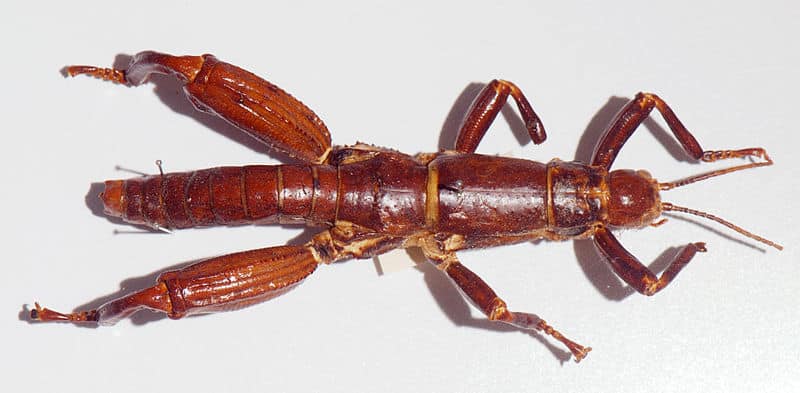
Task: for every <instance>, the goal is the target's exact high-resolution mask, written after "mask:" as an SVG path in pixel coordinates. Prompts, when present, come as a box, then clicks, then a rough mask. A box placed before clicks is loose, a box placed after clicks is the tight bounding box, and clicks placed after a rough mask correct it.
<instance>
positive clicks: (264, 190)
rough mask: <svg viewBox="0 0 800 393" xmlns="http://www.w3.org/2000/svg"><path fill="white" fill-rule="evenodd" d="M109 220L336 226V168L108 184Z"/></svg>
mask: <svg viewBox="0 0 800 393" xmlns="http://www.w3.org/2000/svg"><path fill="white" fill-rule="evenodd" d="M105 185H106V189H105V191H104V192H103V194H102V195H101V197H102V199H103V203H104V205H105V212H106V214H108V215H111V216H115V217H120V218H122V219H123V220H125V221H127V222H129V223H133V224H142V225H147V226H150V227H154V228H189V227H195V226H208V225H237V224H246V223H256V222H263V223H270V222H292V221H296V220H303V221H311V222H332V221H333V220H334V217H335V210H336V193H337V173H336V168H334V167H331V166H325V165H319V166H317V165H312V166H296V165H250V166H243V167H219V168H211V169H204V170H199V171H194V172H182V173H168V174H164V175H152V176H145V177H140V178H134V179H128V180H109V181H106V184H105Z"/></svg>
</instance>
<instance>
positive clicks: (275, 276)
mask: <svg viewBox="0 0 800 393" xmlns="http://www.w3.org/2000/svg"><path fill="white" fill-rule="evenodd" d="M317 265H318V261H317V260H316V259H315V256H314V254H313V253H312V251H311V249H310V247H308V246H282V247H270V248H262V249H258V250H251V251H244V252H239V253H235V254H229V255H225V256H221V257H217V258H212V259H209V260H206V261H203V262H199V263H196V264H193V265H190V266H187V267H185V268H183V269H179V270H173V271H169V272H166V273H164V274H162V275H161V276H159V278H158V280H157V281H156V284H155V285H154V286H152V287H150V288H147V289H144V290H141V291H139V292H136V293H133V294H131V295H128V296H124V297H121V298H118V299H115V300H112V301H110V302H108V303H106V304H104V305H102V306H100V307H99V308H98V309H97V310H88V311H77V312H73V313H69V314H63V313H59V312H56V311H53V310H50V309H47V308H43V307H40V306H39V304H38V303H37V304H36V308H35V309H34V310H32V311H31V319H33V320H39V321H66V322H73V323H100V324H103V325H110V324H114V323H116V322H117V321H119V320H120V319H122V318H125V317H127V316H129V315H131V314H133V313H135V312H136V311H138V310H140V309H144V308H146V309H151V310H156V311H161V312H164V313H166V314H167V315H168V316H169V317H170V318H173V319H177V318H181V317H184V316H186V315H191V314H198V313H209V312H218V311H227V310H234V309H238V308H241V307H246V306H249V305H251V304H255V303H260V302H263V301H266V300H269V299H271V298H273V297H276V296H279V295H282V294H283V293H285V292H287V291H289V290H290V289H292V288H293V287H295V286H296V285H297V284H299V283H300V282H302V281H303V279H305V278H306V277H308V276H309V275H310V274H311V273H313V272H314V270H316V268H317Z"/></svg>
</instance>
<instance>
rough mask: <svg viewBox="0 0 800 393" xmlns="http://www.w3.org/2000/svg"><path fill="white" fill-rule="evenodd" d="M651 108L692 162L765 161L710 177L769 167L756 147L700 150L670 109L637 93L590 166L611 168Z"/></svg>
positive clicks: (649, 95)
mask: <svg viewBox="0 0 800 393" xmlns="http://www.w3.org/2000/svg"><path fill="white" fill-rule="evenodd" d="M653 108H656V109H657V110H658V111H659V113H661V116H663V117H664V120H665V121H666V123H667V126H669V129H670V130H671V131H672V133H673V135H675V139H677V140H678V142H680V144H681V146H682V147H683V150H684V151H686V153H687V154H688V155H689V156H690V157H692V158H694V159H695V160H702V161H704V162H713V161H718V160H723V159H729V158H740V157H756V158H760V159H763V160H765V162H757V163H751V164H745V165H739V166H735V167H732V168H727V169H724V170H720V171H714V172H712V173H711V174H710V176H707V177H711V176H718V175H721V174H724V173H729V172H733V171H736V170H741V169H747V168H752V167H756V166H764V165H772V160H771V159H770V158H769V156H768V155H767V153H766V151H764V149H762V148H760V147H754V148H746V149H739V150H703V148H702V147H700V143H699V142H697V139H696V138H695V137H694V135H692V133H690V132H689V130H687V129H686V127H685V126H684V125H683V123H681V121H680V120H679V119H678V117H677V116H676V115H675V112H673V111H672V108H670V107H669V105H667V103H666V102H664V100H662V99H661V98H660V97H658V96H657V95H655V94H652V93H639V94H637V95H636V97H634V99H632V100H631V101H630V102H628V104H626V105H625V106H624V107H623V108H622V110H620V112H619V113H618V114H617V116H616V118H615V119H614V121H612V122H611V124H610V125H609V127H608V129H606V131H605V132H604V133H603V137H602V138H601V139H600V142H599V143H598V144H597V146H596V147H595V150H594V154H593V155H592V165H595V166H601V167H603V168H605V169H609V168H611V165H612V164H613V163H614V159H616V158H617V154H619V151H620V149H622V146H623V145H625V142H627V141H628V138H630V136H631V135H633V132H634V131H636V130H637V129H638V128H639V126H640V125H641V124H642V122H643V121H644V120H645V119H646V118H647V117H648V116H649V115H650V112H652V110H653Z"/></svg>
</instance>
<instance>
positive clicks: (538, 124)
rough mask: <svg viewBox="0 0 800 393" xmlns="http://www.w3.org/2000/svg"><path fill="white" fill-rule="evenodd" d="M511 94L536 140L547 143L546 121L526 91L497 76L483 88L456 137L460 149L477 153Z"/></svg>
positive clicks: (457, 148)
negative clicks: (541, 117) (523, 91)
mask: <svg viewBox="0 0 800 393" xmlns="http://www.w3.org/2000/svg"><path fill="white" fill-rule="evenodd" d="M509 95H510V96H511V97H512V98H513V99H514V101H516V103H517V108H518V109H519V113H520V115H521V116H522V120H523V121H524V122H525V128H527V129H528V134H530V136H531V139H532V140H533V143H536V144H540V143H542V142H544V140H545V139H546V138H547V135H546V134H545V132H544V126H543V125H542V121H541V120H539V116H537V115H536V112H534V111H533V107H531V104H530V103H529V102H528V99H527V98H525V95H523V94H522V90H520V89H519V88H518V87H517V86H516V85H515V84H513V83H511V82H509V81H504V80H499V79H495V80H493V81H491V82H489V84H487V85H486V87H484V88H483V90H481V92H480V93H479V94H478V96H477V97H475V100H474V101H473V102H472V105H471V107H470V108H469V110H468V111H467V115H466V117H465V118H464V122H463V123H462V125H461V129H460V130H459V133H458V138H457V139H456V146H455V148H456V151H458V152H461V153H474V152H475V149H477V148H478V144H479V143H480V142H481V139H483V136H484V134H486V131H487V130H488V129H489V126H491V125H492V122H494V119H495V118H496V117H497V114H498V113H500V110H501V109H503V106H504V105H505V104H506V100H507V99H508V96H509Z"/></svg>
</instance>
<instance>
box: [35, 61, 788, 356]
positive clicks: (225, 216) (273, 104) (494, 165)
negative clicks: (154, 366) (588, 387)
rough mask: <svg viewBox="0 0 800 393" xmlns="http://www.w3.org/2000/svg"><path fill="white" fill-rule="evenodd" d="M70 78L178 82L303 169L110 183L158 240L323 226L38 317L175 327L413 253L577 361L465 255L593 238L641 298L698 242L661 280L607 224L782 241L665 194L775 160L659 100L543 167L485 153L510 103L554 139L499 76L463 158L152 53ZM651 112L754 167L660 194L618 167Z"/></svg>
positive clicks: (266, 86) (107, 193)
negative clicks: (333, 270)
mask: <svg viewBox="0 0 800 393" xmlns="http://www.w3.org/2000/svg"><path fill="white" fill-rule="evenodd" d="M67 71H68V74H69V75H72V76H74V75H78V74H87V75H91V76H95V77H99V78H101V79H105V80H109V81H113V82H117V83H122V84H128V85H139V84H142V83H144V82H145V81H146V80H147V77H148V75H150V74H151V73H162V74H171V75H173V76H175V77H177V78H178V79H180V80H181V81H182V82H183V83H184V84H185V86H184V91H185V93H186V96H187V97H188V98H189V100H190V101H191V102H192V104H193V105H194V106H195V107H196V108H197V109H198V110H200V111H204V112H208V113H212V114H216V115H217V116H219V117H221V118H223V119H225V120H226V121H228V122H230V123H231V124H233V125H234V126H236V127H238V128H240V129H241V130H242V131H244V132H246V133H248V134H250V135H252V136H253V137H255V138H256V139H258V140H260V141H262V142H264V143H266V144H268V145H270V146H272V147H273V148H275V149H277V150H280V151H282V152H284V153H287V154H288V155H289V156H291V157H293V158H295V159H297V161H298V163H296V164H287V165H271V166H268V165H250V166H244V167H220V168H212V169H204V170H199V171H193V172H184V173H167V174H163V173H162V174H159V175H152V176H145V177H139V178H133V179H128V180H109V181H106V182H105V190H104V192H103V193H102V194H101V198H102V200H103V204H104V206H105V212H106V213H107V214H108V215H111V216H114V217H120V218H122V219H123V220H125V221H127V222H129V223H133V224H140V225H147V226H150V227H153V228H157V229H167V228H188V227H197V226H210V225H238V224H245V223H256V222H258V223H264V222H267V223H269V222H281V223H284V222H304V223H308V224H313V225H321V226H324V227H325V228H326V229H325V230H324V231H322V232H320V233H318V234H317V235H316V236H314V237H313V238H312V239H311V240H310V241H309V242H308V243H306V244H304V245H287V246H278V247H267V248H262V249H257V250H250V251H244V252H238V253H234V254H230V255H225V256H221V257H216V258H211V259H208V260H205V261H202V262H199V263H195V264H192V265H190V266H187V267H184V268H182V269H178V270H172V271H168V272H165V273H163V274H161V275H160V276H159V278H158V279H157V282H156V284H155V285H154V286H152V287H150V288H146V289H143V290H141V291H139V292H135V293H133V294H130V295H127V296H124V297H121V298H118V299H115V300H112V301H110V302H108V303H106V304H104V305H102V306H100V307H99V308H98V309H96V310H90V311H79V312H74V313H70V314H62V313H59V312H56V311H53V310H50V309H47V308H43V307H41V306H39V304H38V303H37V304H36V307H35V309H33V310H31V319H33V320H39V321H70V322H75V323H100V324H113V323H115V322H116V321H118V320H119V319H121V318H124V317H126V316H128V315H130V314H132V313H134V312H136V311H137V310H139V309H142V308H148V309H152V310H158V311H161V312H164V313H166V314H167V315H168V316H169V317H170V318H174V319H177V318H181V317H183V316H186V315H190V314H197V313H208V312H217V311H224V310H232V309H238V308H241V307H244V306H248V305H251V304H255V303H259V302H262V301H265V300H267V299H271V298H273V297H276V296H279V295H281V294H283V293H284V292H286V291H288V290H290V289H291V288H293V287H294V286H296V285H297V284H299V283H300V282H301V281H303V279H305V278H306V277H308V276H309V275H310V274H311V273H313V272H314V270H316V268H317V266H318V265H320V264H329V263H332V262H337V261H342V260H347V259H351V258H370V257H372V256H375V255H378V254H381V253H383V252H386V251H389V250H391V249H395V248H398V247H419V248H421V249H422V251H423V253H424V254H425V256H426V257H427V258H428V259H429V260H430V261H431V262H432V263H433V264H434V265H436V266H437V267H438V268H439V269H440V270H441V271H442V272H444V273H445V274H446V275H447V276H448V277H450V279H451V280H452V281H453V283H455V285H457V286H458V287H459V288H460V289H461V291H462V292H463V294H464V295H465V296H466V297H467V298H469V300H470V301H471V302H472V303H473V304H474V305H475V306H476V307H478V308H479V309H480V310H481V311H482V312H483V313H484V314H485V315H486V316H487V317H488V318H489V319H490V320H492V321H498V322H504V323H507V324H510V325H513V326H516V327H518V328H520V329H526V330H536V331H541V332H543V333H544V334H547V335H550V336H552V337H553V338H554V339H556V340H558V341H560V342H561V343H563V344H564V345H566V347H567V348H569V350H570V351H571V352H572V354H573V355H574V356H575V360H576V361H580V360H581V359H583V358H584V357H585V356H586V354H587V353H588V352H589V351H590V350H591V348H588V347H584V346H582V345H579V344H577V343H575V342H573V341H571V340H569V339H567V338H566V337H564V336H563V335H562V334H561V333H560V332H559V331H557V330H556V329H554V328H553V327H551V326H550V325H549V324H547V323H546V322H545V321H544V320H542V319H541V318H539V317H538V316H536V315H534V314H529V313H524V312H517V311H511V310H510V309H509V308H508V307H507V306H506V303H505V302H504V301H503V300H502V299H501V298H500V297H499V296H498V295H497V294H496V293H495V292H494V290H492V288H491V287H489V285H487V284H486V283H485V282H484V281H483V280H482V279H481V278H480V277H478V276H477V275H476V274H475V273H473V272H472V271H470V270H469V269H467V268H466V267H465V266H464V265H462V264H461V263H460V262H459V260H458V258H457V257H456V251H458V250H463V249H467V248H479V247H490V246H498V245H503V244H511V243H517V242H523V241H530V240H534V239H546V240H567V239H581V238H593V239H594V243H595V245H596V247H597V249H598V250H599V251H600V253H601V254H602V255H603V256H604V257H605V259H606V260H607V262H608V263H609V264H610V265H611V268H612V269H613V271H614V272H615V273H616V274H617V275H618V276H619V277H620V278H622V280H624V281H625V282H626V283H628V284H629V285H630V286H632V287H633V288H635V289H636V290H637V291H638V292H640V293H642V294H645V295H653V294H655V293H656V292H658V291H660V290H661V289H663V288H664V287H666V286H667V285H669V283H670V282H671V281H672V280H673V279H674V278H675V276H676V275H677V274H678V273H679V272H680V271H681V269H683V268H684V267H685V266H686V265H687V264H688V263H689V261H690V260H691V259H692V258H693V257H694V256H695V253H697V252H705V251H706V247H705V244H704V243H699V242H698V243H690V244H687V245H685V246H683V247H682V248H681V249H680V251H679V252H678V253H677V254H676V256H675V257H674V259H673V260H672V261H671V263H670V264H669V266H668V267H667V268H666V270H665V271H664V272H663V273H662V274H661V276H660V277H657V276H656V275H655V274H654V273H653V272H652V271H650V270H649V269H648V268H647V267H646V266H645V265H643V264H642V263H641V262H639V260H637V259H636V257H634V256H633V255H631V254H630V253H629V252H628V251H626V250H625V248H624V247H623V246H622V245H621V244H620V243H619V242H618V241H617V239H616V238H615V237H614V235H613V234H612V233H611V230H612V229H619V228H641V227H645V226H648V225H659V224H660V223H662V222H663V220H661V221H656V220H657V219H658V217H659V216H660V215H661V213H662V212H682V213H689V214H694V215H697V216H701V217H704V218H708V219H711V220H713V221H716V222H718V223H720V224H722V225H725V226H727V227H728V228H731V229H733V230H734V231H736V232H738V233H740V234H742V235H744V236H747V237H749V238H751V239H754V240H757V241H759V242H762V243H764V244H767V245H769V246H772V247H775V248H777V249H781V246H780V245H778V244H776V243H773V242H771V241H769V240H767V239H764V238H761V237H759V236H757V235H754V234H752V233H750V232H747V231H745V230H744V229H741V228H739V227H737V226H735V225H733V224H731V223H729V222H727V221H724V220H723V219H721V218H718V217H715V216H713V215H711V214H707V213H703V212H699V211H696V210H692V209H688V208H685V207H680V206H676V205H674V204H671V203H668V202H662V201H661V197H660V191H664V190H669V189H672V188H675V187H680V186H684V185H687V184H690V183H694V182H696V181H700V180H705V179H708V178H710V177H714V176H719V175H723V174H726V173H730V172H734V171H738V170H742V169H748V168H755V167H760V166H766V165H772V160H771V159H770V158H769V156H768V155H767V153H766V151H765V150H764V149H762V148H747V149H740V150H717V151H704V150H703V149H702V148H701V147H700V144H699V143H698V142H697V140H696V139H695V138H694V136H692V134H691V133H689V131H688V130H687V129H686V128H685V127H684V125H683V124H682V123H681V122H680V121H679V120H678V118H677V117H676V116H675V114H674V113H673V112H672V110H671V109H670V107H669V106H667V104H666V103H665V102H664V101H663V100H661V98H659V97H658V96H656V95H654V94H649V93H639V94H637V95H636V97H635V98H634V99H633V100H631V101H630V102H629V103H628V104H627V105H625V106H624V107H623V108H622V109H621V111H620V113H619V114H618V115H617V116H616V118H615V119H614V120H613V122H612V123H611V124H610V125H609V127H608V129H607V130H606V131H605V134H604V135H603V136H602V138H601V140H600V142H599V143H598V144H597V146H596V148H595V150H594V154H593V157H592V161H591V163H589V164H584V163H581V162H564V161H559V160H552V161H550V162H548V163H539V162H534V161H528V160H522V159H514V158H505V157H496V156H486V155H479V154H475V153H474V152H475V149H476V148H477V146H478V143H479V142H480V141H481V139H482V138H483V136H484V134H485V133H486V131H487V129H488V128H489V126H490V125H491V123H492V122H493V121H494V119H495V117H496V116H497V114H498V112H499V111H500V109H501V108H502V107H503V105H505V102H506V100H507V98H508V97H509V96H510V97H511V98H512V99H513V100H514V101H515V102H516V104H517V107H518V108H519V112H520V114H521V116H522V119H523V120H524V122H525V125H526V128H527V130H528V132H529V134H530V137H531V139H532V140H533V142H534V143H536V144H540V143H542V142H544V140H545V138H546V135H545V131H544V127H543V126H542V123H541V121H540V120H539V117H538V116H537V115H536V113H535V112H534V111H533V108H532V107H531V105H530V103H529V102H528V100H527V99H526V98H525V96H524V95H523V94H522V91H520V89H519V88H517V87H516V86H515V85H514V84H513V83H511V82H507V81H502V80H493V81H491V82H490V83H489V84H488V85H486V87H485V88H484V89H483V91H481V92H480V94H479V95H478V96H477V98H476V99H475V101H474V103H473V104H472V107H471V108H470V109H469V111H468V113H467V115H466V118H465V120H464V122H463V125H462V126H461V129H460V131H459V135H458V138H457V140H456V145H455V150H453V151H442V152H439V153H430V154H418V155H416V156H409V155H406V154H402V153H399V152H396V151H393V150H389V149H383V148H379V147H373V146H368V145H363V144H357V145H355V146H345V147H337V146H334V147H332V146H331V139H330V134H329V133H328V129H327V128H326V126H325V124H324V123H323V122H322V120H320V119H319V118H318V117H317V116H316V115H315V114H314V112H313V111H311V110H310V109H309V108H308V107H306V106H305V105H303V104H302V103H301V102H300V101H298V100H297V99H295V98H293V97H292V96H291V95H289V94H287V93H286V92H284V91H283V90H281V89H280V88H278V87H277V86H275V85H273V84H271V83H269V82H267V81H265V80H263V79H261V78H259V77H257V76H255V75H254V74H252V73H250V72H248V71H245V70H243V69H241V68H238V67H236V66H233V65H231V64H227V63H224V62H221V61H219V60H217V59H216V58H215V57H214V56H211V55H203V56H171V55H167V54H161V53H156V52H150V51H147V52H142V53H139V54H137V55H136V56H134V57H133V59H132V60H131V63H130V65H129V66H128V68H127V69H126V70H117V69H110V68H98V67H91V66H72V67H68V68H67ZM653 108H655V109H656V110H658V111H659V112H660V113H661V115H662V116H663V117H664V119H665V121H666V123H667V125H668V126H669V128H670V129H671V131H672V133H673V134H674V135H675V138H676V139H677V140H678V142H680V144H681V145H682V146H683V149H684V150H685V151H686V153H688V154H689V156H691V157H692V158H693V159H695V160H701V161H704V162H712V161H717V160H723V159H731V158H750V159H751V161H750V162H748V163H745V164H740V165H736V166H733V167H729V168H726V169H719V170H715V171H712V172H708V173H704V174H700V175H695V176H691V177H688V178H685V179H682V180H678V181H674V182H666V183H660V182H658V181H656V180H655V179H653V178H652V177H650V175H649V174H648V173H647V172H645V171H641V170H640V171H633V170H614V171H610V168H611V165H612V164H613V163H614V159H615V158H616V157H617V154H618V153H619V151H620V149H621V148H622V146H623V145H624V144H625V142H626V141H627V139H628V138H629V137H630V136H631V135H632V134H633V132H634V131H635V130H636V129H637V128H638V126H639V125H640V124H641V123H642V121H644V119H645V118H647V116H648V115H649V114H650V112H651V111H652V110H653Z"/></svg>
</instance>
